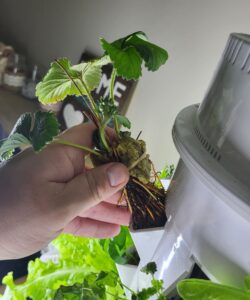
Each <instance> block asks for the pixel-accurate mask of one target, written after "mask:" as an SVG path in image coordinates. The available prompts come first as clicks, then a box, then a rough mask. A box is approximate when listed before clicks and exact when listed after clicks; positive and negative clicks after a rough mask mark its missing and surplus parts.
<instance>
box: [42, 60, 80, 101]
mask: <svg viewBox="0 0 250 300" xmlns="http://www.w3.org/2000/svg"><path fill="white" fill-rule="evenodd" d="M70 78H72V79H73V80H74V81H75V83H76V85H77V86H78V87H79V88H82V84H81V81H80V78H81V72H79V71H76V70H73V69H72V66H71V63H70V61H69V60H68V59H67V58H61V59H58V60H57V61H55V62H53V63H52V64H51V68H50V69H49V71H48V73H47V74H46V75H45V77H44V78H43V80H42V81H41V82H40V83H38V85H37V86H36V96H37V97H38V100H39V101H40V102H41V103H43V104H50V103H55V102H57V101H60V100H63V99H64V98H65V97H66V96H67V95H80V93H79V91H78V89H77V88H76V86H75V85H74V83H73V82H72V81H71V79H70Z"/></svg>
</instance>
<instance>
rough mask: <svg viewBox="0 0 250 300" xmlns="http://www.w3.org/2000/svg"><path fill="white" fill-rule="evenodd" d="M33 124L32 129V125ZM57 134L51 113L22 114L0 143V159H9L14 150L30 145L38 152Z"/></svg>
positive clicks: (53, 115)
mask: <svg viewBox="0 0 250 300" xmlns="http://www.w3.org/2000/svg"><path fill="white" fill-rule="evenodd" d="M32 123H33V127H32V125H31V124H32ZM58 133H59V123H58V121H57V118H56V116H55V114H54V113H52V112H40V111H39V112H36V113H35V114H34V116H32V114H31V113H25V114H23V115H22V116H21V117H20V118H19V119H18V120H17V123H16V125H15V126H14V129H13V130H12V132H11V134H10V135H9V137H8V138H7V139H4V140H2V141H0V159H1V160H6V159H9V158H10V157H11V156H12V155H13V153H14V150H15V149H16V148H20V147H23V146H28V145H32V146H33V149H34V150H35V151H40V150H41V149H42V148H43V147H44V146H45V145H46V144H48V143H50V142H51V141H52V140H53V138H54V137H55V136H57V135H58Z"/></svg>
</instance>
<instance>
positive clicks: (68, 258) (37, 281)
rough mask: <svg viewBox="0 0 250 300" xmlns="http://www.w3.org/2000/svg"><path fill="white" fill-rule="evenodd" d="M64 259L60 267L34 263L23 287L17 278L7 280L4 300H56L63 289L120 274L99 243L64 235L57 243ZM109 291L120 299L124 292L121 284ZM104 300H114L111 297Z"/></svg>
mask: <svg viewBox="0 0 250 300" xmlns="http://www.w3.org/2000/svg"><path fill="white" fill-rule="evenodd" d="M53 244H54V246H55V247H56V248H57V249H58V250H59V252H60V257H59V260H58V262H57V263H54V262H52V261H48V262H43V261H41V260H40V259H39V258H38V259H36V260H35V261H31V262H30V263H29V266H28V276H27V279H26V281H25V282H24V283H23V284H18V285H16V284H15V283H14V281H13V274H12V273H9V274H8V275H7V276H5V277H4V279H3V283H4V284H5V285H6V286H7V288H6V290H5V293H4V295H3V296H2V297H1V298H0V299H1V300H12V299H13V300H26V299H27V298H28V297H29V298H31V299H33V300H52V299H54V298H55V295H56V292H57V290H58V289H59V288H60V287H61V286H64V287H67V286H73V285H75V284H82V283H83V282H84V280H85V279H86V278H91V276H92V275H93V274H94V275H95V274H99V273H100V272H101V271H103V272H107V273H109V272H115V273H116V272H117V270H116V267H115V264H114V262H113V260H112V259H111V258H110V256H109V255H108V254H107V253H106V252H105V251H104V250H103V248H102V247H101V245H100V243H99V241H98V240H95V239H87V238H81V237H75V236H72V235H69V234H62V235H60V236H59V237H58V238H57V239H56V240H55V241H54V242H53ZM106 291H109V293H110V294H112V295H116V296H119V295H120V296H123V294H124V292H123V289H122V288H121V286H120V285H119V283H117V284H116V286H114V287H111V286H107V287H106ZM105 297H106V298H104V299H114V298H113V296H109V294H108V293H107V296H105Z"/></svg>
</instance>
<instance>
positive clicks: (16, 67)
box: [3, 53, 26, 92]
mask: <svg viewBox="0 0 250 300" xmlns="http://www.w3.org/2000/svg"><path fill="white" fill-rule="evenodd" d="M25 79H26V64H25V58H24V56H22V55H20V54H17V53H15V54H14V55H13V56H12V57H11V58H10V59H9V63H8V65H7V67H6V69H5V72H4V75H3V86H4V87H5V88H7V89H9V90H12V91H17V92H18V91H21V89H22V87H23V86H24V84H25Z"/></svg>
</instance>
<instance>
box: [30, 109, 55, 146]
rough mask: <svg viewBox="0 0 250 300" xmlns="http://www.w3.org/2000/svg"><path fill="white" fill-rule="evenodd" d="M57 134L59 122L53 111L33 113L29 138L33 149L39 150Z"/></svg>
mask: <svg viewBox="0 0 250 300" xmlns="http://www.w3.org/2000/svg"><path fill="white" fill-rule="evenodd" d="M58 134H59V123H58V121H57V118H56V116H55V114H54V113H53V112H41V111H38V112H36V113H35V117H34V126H33V130H32V131H31V132H30V139H31V143H32V146H33V148H34V150H35V151H40V150H41V149H42V148H43V147H44V146H45V145H46V144H48V143H49V142H51V141H52V140H53V138H54V137H55V136H57V135H58Z"/></svg>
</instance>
